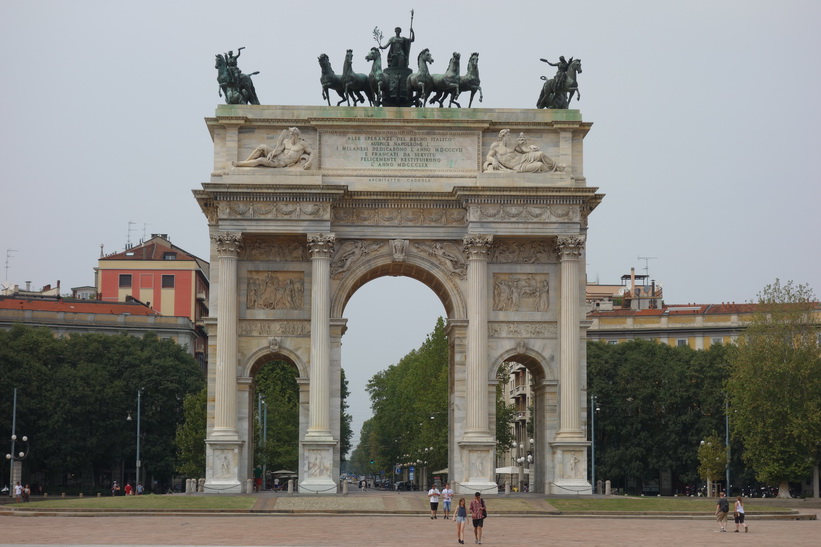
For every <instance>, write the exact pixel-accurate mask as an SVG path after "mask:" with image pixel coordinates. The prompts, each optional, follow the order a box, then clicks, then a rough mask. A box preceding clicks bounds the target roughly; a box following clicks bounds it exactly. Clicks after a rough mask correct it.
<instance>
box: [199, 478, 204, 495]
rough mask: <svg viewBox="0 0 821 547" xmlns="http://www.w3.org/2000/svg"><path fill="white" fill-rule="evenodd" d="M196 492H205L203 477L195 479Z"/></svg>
mask: <svg viewBox="0 0 821 547" xmlns="http://www.w3.org/2000/svg"><path fill="white" fill-rule="evenodd" d="M197 492H200V493H203V492H205V479H199V480H198V481H197Z"/></svg>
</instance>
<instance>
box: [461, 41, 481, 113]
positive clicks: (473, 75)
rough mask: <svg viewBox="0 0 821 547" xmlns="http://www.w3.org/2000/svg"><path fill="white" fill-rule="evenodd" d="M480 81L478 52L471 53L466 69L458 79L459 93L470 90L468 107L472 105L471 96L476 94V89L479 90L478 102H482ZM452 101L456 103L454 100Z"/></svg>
mask: <svg viewBox="0 0 821 547" xmlns="http://www.w3.org/2000/svg"><path fill="white" fill-rule="evenodd" d="M480 83H481V81H480V80H479V54H478V53H471V55H470V59H468V71H467V73H465V75H464V76H462V77H461V78H460V79H459V93H464V92H466V91H470V102H469V103H468V108H470V107H471V106H473V96H474V95H476V92H477V91H478V92H479V102H480V103H481V102H482V86H481V85H479V84H480ZM454 102H455V103H456V101H454ZM456 106H459V103H456Z"/></svg>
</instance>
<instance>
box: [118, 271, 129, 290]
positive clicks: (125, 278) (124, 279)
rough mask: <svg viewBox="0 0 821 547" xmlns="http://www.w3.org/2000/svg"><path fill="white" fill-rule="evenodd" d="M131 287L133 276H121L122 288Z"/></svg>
mask: <svg viewBox="0 0 821 547" xmlns="http://www.w3.org/2000/svg"><path fill="white" fill-rule="evenodd" d="M123 287H131V274H120V288H123Z"/></svg>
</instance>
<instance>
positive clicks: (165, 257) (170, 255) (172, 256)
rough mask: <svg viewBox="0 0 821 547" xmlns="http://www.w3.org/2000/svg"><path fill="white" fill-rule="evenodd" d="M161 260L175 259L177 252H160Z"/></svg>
mask: <svg viewBox="0 0 821 547" xmlns="http://www.w3.org/2000/svg"><path fill="white" fill-rule="evenodd" d="M162 259H163V260H177V253H174V252H170V251H169V252H165V253H163V254H162Z"/></svg>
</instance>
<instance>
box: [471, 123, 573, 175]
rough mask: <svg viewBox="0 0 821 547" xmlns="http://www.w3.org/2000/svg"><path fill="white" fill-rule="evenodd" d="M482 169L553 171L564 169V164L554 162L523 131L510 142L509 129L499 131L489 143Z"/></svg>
mask: <svg viewBox="0 0 821 547" xmlns="http://www.w3.org/2000/svg"><path fill="white" fill-rule="evenodd" d="M483 170H484V171H485V172H486V173H487V172H494V171H514V172H516V173H548V172H549V173H553V172H556V171H564V170H565V166H564V165H561V164H558V163H556V162H555V161H553V159H552V158H551V157H550V156H548V155H547V154H545V153H544V152H542V150H541V148H539V147H538V146H536V145H535V144H531V143H530V141H528V139H527V137H526V136H525V134H524V133H519V138H518V139H516V142H515V143H514V142H511V138H510V129H502V130H501V131H499V138H498V140H497V141H496V142H494V143H493V144H492V145H490V150H489V151H488V153H487V157H486V158H485V163H484V166H483Z"/></svg>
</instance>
